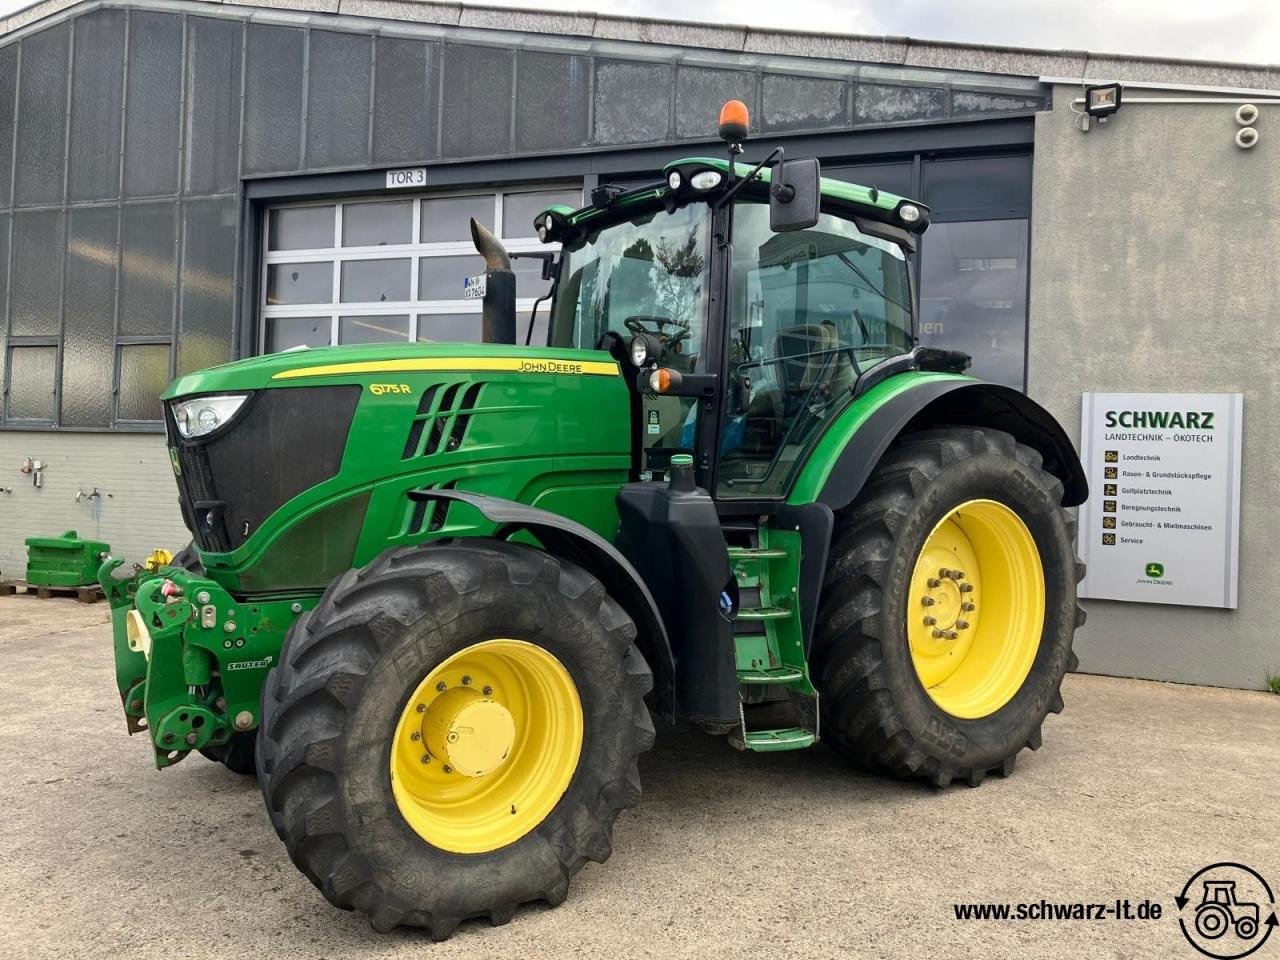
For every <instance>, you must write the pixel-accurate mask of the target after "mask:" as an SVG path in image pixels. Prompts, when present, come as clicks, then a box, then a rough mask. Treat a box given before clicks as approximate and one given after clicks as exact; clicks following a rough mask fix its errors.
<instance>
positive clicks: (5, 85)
mask: <svg viewBox="0 0 1280 960" xmlns="http://www.w3.org/2000/svg"><path fill="white" fill-rule="evenodd" d="M17 88H18V44H16V43H11V44H9V46H7V47H0V209H3V208H7V207H8V206H9V188H10V185H11V183H12V180H13V109H14V100H13V98H14V96H15V94H16V92H17ZM6 223H7V221H6ZM2 316H3V315H2V314H0V317H2ZM2 326H4V322H3V320H0V327H2ZM3 366H4V364H3V363H0V367H3ZM0 376H3V374H0Z"/></svg>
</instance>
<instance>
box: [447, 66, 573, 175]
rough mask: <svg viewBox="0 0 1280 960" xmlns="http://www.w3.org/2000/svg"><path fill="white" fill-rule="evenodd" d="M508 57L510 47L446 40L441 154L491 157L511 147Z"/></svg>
mask: <svg viewBox="0 0 1280 960" xmlns="http://www.w3.org/2000/svg"><path fill="white" fill-rule="evenodd" d="M512 57H513V55H512V52H511V51H510V50H503V49H500V48H497V47H478V46H469V45H463V44H447V45H446V46H445V48H444V69H443V78H444V110H443V111H442V113H441V118H440V122H441V123H442V124H443V125H444V136H443V140H442V145H441V152H442V153H443V154H444V156H446V157H490V156H496V155H498V154H503V153H507V152H509V151H510V149H511V81H512V74H513V70H512ZM546 93H547V94H548V96H550V95H551V91H546ZM557 95H558V94H557Z"/></svg>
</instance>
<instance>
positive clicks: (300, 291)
mask: <svg viewBox="0 0 1280 960" xmlns="http://www.w3.org/2000/svg"><path fill="white" fill-rule="evenodd" d="M332 301H333V264H332V263H330V262H329V261H327V260H326V261H324V262H322V263H273V264H270V265H268V267H267V303H271V304H276V303H331V302H332Z"/></svg>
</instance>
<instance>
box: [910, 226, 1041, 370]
mask: <svg viewBox="0 0 1280 960" xmlns="http://www.w3.org/2000/svg"><path fill="white" fill-rule="evenodd" d="M920 342H921V343H923V344H925V345H927V346H939V347H947V348H949V349H952V350H963V351H964V352H965V353H967V354H970V355H971V356H972V357H973V367H972V368H970V370H969V372H970V373H971V374H972V375H973V376H975V377H981V378H982V379H983V380H989V381H991V382H993V383H1003V384H1005V385H1007V386H1010V387H1014V388H1015V389H1018V390H1021V389H1023V386H1024V376H1023V375H1024V353H1025V350H1026V342H1027V221H1026V220H986V221H974V222H970V223H933V224H931V225H930V227H929V229H928V231H927V232H926V233H925V235H924V238H923V244H922V247H921V251H920Z"/></svg>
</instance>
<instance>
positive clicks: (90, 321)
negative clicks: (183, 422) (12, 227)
mask: <svg viewBox="0 0 1280 960" xmlns="http://www.w3.org/2000/svg"><path fill="white" fill-rule="evenodd" d="M118 220H119V211H118V209H117V208H116V207H114V206H112V207H80V208H76V209H73V210H72V211H71V218H70V220H69V222H68V226H67V292H66V303H65V305H64V309H63V314H64V317H65V332H64V334H63V341H62V423H63V424H64V425H65V426H68V427H105V426H107V425H108V424H110V422H111V391H110V389H109V388H108V385H109V384H111V383H112V382H114V379H115V378H114V373H115V371H114V365H115V309H116V306H115V282H116V233H117V223H118Z"/></svg>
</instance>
